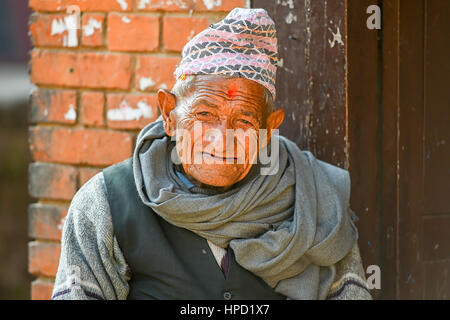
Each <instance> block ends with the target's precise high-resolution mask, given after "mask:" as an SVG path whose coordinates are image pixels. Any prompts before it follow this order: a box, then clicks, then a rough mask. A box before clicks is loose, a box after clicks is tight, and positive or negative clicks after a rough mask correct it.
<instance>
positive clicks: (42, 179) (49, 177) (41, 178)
mask: <svg viewBox="0 0 450 320" xmlns="http://www.w3.org/2000/svg"><path fill="white" fill-rule="evenodd" d="M28 171H29V185H28V188H29V192H30V195H31V196H32V197H35V198H47V199H62V200H70V199H72V197H73V196H74V195H75V192H76V190H77V175H78V173H77V170H76V169H75V168H73V167H71V166H66V165H60V164H53V163H31V164H30V165H29V170H28Z"/></svg>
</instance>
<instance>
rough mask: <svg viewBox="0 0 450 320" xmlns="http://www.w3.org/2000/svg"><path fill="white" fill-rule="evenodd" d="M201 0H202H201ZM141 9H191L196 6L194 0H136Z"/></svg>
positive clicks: (137, 6) (138, 7)
mask: <svg viewBox="0 0 450 320" xmlns="http://www.w3.org/2000/svg"><path fill="white" fill-rule="evenodd" d="M199 1H200V0H199ZM136 8H137V9H138V10H139V11H157V10H158V11H159V10H161V11H169V12H170V11H189V10H191V9H193V8H194V1H193V0H136Z"/></svg>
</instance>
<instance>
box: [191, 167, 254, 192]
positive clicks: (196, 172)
mask: <svg viewBox="0 0 450 320" xmlns="http://www.w3.org/2000/svg"><path fill="white" fill-rule="evenodd" d="M186 169H187V170H186ZM185 171H186V173H188V175H189V176H191V177H192V178H194V179H195V180H196V181H198V182H200V183H202V184H205V185H208V186H213V187H231V186H232V185H234V184H235V183H237V182H239V181H240V180H242V179H243V178H244V177H245V175H246V173H248V171H249V168H248V165H234V164H223V165H217V164H214V165H208V164H202V165H192V166H188V167H187V168H185Z"/></svg>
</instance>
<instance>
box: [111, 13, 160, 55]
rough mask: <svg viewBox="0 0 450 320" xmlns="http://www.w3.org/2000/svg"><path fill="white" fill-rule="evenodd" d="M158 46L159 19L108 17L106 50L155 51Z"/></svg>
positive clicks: (139, 16)
mask: <svg viewBox="0 0 450 320" xmlns="http://www.w3.org/2000/svg"><path fill="white" fill-rule="evenodd" d="M158 46H159V17H155V16H143V15H132V14H128V15H123V14H117V13H111V14H109V15H108V49H109V50H112V51H140V52H142V51H155V50H156V49H158Z"/></svg>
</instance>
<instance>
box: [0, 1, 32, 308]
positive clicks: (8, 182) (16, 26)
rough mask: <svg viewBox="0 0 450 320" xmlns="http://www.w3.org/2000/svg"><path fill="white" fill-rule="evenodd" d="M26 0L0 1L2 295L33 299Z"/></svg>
mask: <svg viewBox="0 0 450 320" xmlns="http://www.w3.org/2000/svg"><path fill="white" fill-rule="evenodd" d="M29 14H30V11H29V9H28V0H1V1H0V299H29V298H30V282H31V280H32V276H31V275H29V274H28V271H27V259H28V258H27V243H28V235H27V208H28V204H29V203H30V201H31V199H30V198H29V196H28V188H27V184H28V163H29V162H30V159H29V152H28V143H27V134H28V130H27V119H28V116H27V109H28V108H27V105H28V97H29V95H30V92H31V91H32V84H31V83H30V81H29V78H28V60H29V51H30V49H31V44H30V39H29V37H28V31H27V29H28V16H29Z"/></svg>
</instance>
